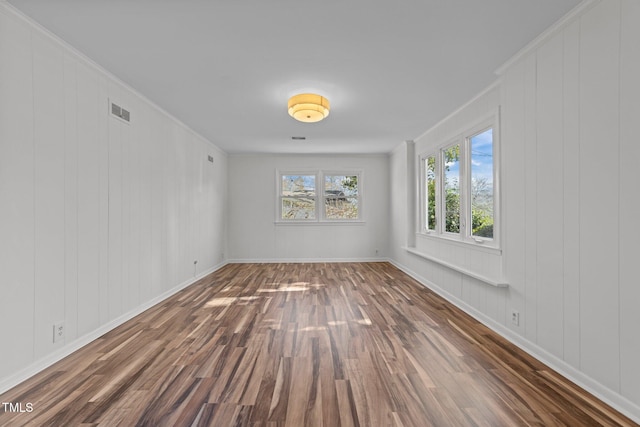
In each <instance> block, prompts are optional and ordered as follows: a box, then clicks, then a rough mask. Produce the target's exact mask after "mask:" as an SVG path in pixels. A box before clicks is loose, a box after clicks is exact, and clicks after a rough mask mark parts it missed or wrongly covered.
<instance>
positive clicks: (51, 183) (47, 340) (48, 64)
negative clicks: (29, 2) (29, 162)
mask: <svg viewBox="0 0 640 427" xmlns="http://www.w3.org/2000/svg"><path fill="white" fill-rule="evenodd" d="M63 67H64V61H63V55H62V52H61V51H60V50H59V49H58V48H57V47H56V46H55V45H53V43H52V42H51V41H50V40H49V39H47V38H44V37H42V36H40V35H39V34H34V35H33V99H34V121H33V129H34V180H35V194H34V200H35V206H34V215H35V218H34V233H35V236H34V238H35V241H34V244H35V266H34V267H35V270H34V279H35V305H34V310H35V325H34V326H35V330H34V337H35V357H36V358H40V357H43V356H44V355H45V354H47V353H48V352H49V351H51V348H52V347H53V346H54V344H53V325H54V323H55V322H57V321H61V320H64V300H65V296H64V291H65V285H64V275H65V273H64V267H65V260H64V242H65V235H64V225H65V208H64V200H65V188H64V185H65V171H64V166H65V153H64V141H65V135H64V132H65V130H64V126H65V115H64V99H65V97H64V77H63V74H64V73H63ZM62 345H63V342H58V343H56V347H60V346H62Z"/></svg>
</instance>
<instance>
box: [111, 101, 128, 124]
mask: <svg viewBox="0 0 640 427" xmlns="http://www.w3.org/2000/svg"><path fill="white" fill-rule="evenodd" d="M111 114H112V115H114V116H116V117H117V118H119V119H120V120H124V121H125V122H127V123H129V122H130V121H131V113H130V112H129V111H127V110H125V109H124V108H122V107H121V106H119V105H117V104H114V103H113V102H112V103H111Z"/></svg>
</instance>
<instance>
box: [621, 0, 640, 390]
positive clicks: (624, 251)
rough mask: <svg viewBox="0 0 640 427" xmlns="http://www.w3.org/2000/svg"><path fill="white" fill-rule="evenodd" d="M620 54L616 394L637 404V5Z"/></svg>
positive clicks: (627, 6)
mask: <svg viewBox="0 0 640 427" xmlns="http://www.w3.org/2000/svg"><path fill="white" fill-rule="evenodd" d="M620 16H621V17H622V21H621V52H620V58H621V60H620V87H621V88H623V90H621V92H620V97H621V98H620V125H621V127H620V172H619V173H620V180H619V182H620V198H619V207H618V209H619V213H620V258H619V265H620V343H621V345H620V363H621V367H620V372H621V375H620V377H621V384H620V389H621V392H622V394H623V395H624V396H626V397H627V398H628V399H630V400H631V401H633V402H640V365H638V361H639V360H640V339H638V325H640V310H638V302H639V301H640V286H638V255H637V254H638V242H639V241H640V227H638V219H639V218H640V198H639V197H638V183H639V182H640V172H639V171H638V161H639V159H640V144H638V118H639V117H640V78H638V76H640V49H638V41H639V40H640V25H639V24H638V23H639V22H640V2H638V1H637V0H623V1H622V9H621V13H620Z"/></svg>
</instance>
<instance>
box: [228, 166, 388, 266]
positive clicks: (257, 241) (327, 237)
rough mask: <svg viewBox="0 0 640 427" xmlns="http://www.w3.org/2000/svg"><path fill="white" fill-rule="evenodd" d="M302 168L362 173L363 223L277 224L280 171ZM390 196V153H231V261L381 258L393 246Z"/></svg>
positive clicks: (229, 215)
mask: <svg viewBox="0 0 640 427" xmlns="http://www.w3.org/2000/svg"><path fill="white" fill-rule="evenodd" d="M298 169H303V170H306V169H316V170H350V169H354V170H361V171H362V174H363V175H362V185H363V194H362V212H363V216H364V218H363V219H364V223H363V224H348V225H346V224H340V225H338V224H331V225H319V224H314V225H312V224H304V225H298V224H295V225H285V224H276V223H275V220H276V202H277V191H278V190H277V188H276V170H298ZM388 195H389V170H388V156H387V155H368V156H352V155H340V156H338V155H336V156H324V155H281V156H277V155H266V154H265V155H230V156H229V214H228V217H229V259H230V260H232V261H242V260H244V261H247V260H253V261H270V260H336V259H338V260H347V259H348V260H358V259H376V258H382V257H384V256H385V255H386V254H387V247H388V219H389V215H388V212H389V204H388V200H389V196H388ZM376 249H377V250H378V254H377V255H376Z"/></svg>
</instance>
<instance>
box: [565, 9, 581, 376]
mask: <svg viewBox="0 0 640 427" xmlns="http://www.w3.org/2000/svg"><path fill="white" fill-rule="evenodd" d="M563 36H564V63H563V69H562V71H563V86H562V89H563V92H562V97H563V102H562V106H563V112H562V118H563V136H562V139H563V150H564V151H563V175H562V182H563V185H564V188H563V196H562V197H563V201H564V204H563V213H564V218H563V220H562V245H563V255H562V257H563V261H564V265H563V267H564V268H563V274H564V277H563V279H562V280H563V283H564V287H563V291H564V294H563V304H564V308H563V316H564V319H563V322H564V334H563V343H564V349H563V355H564V360H565V361H566V362H567V363H570V364H571V365H572V366H580V199H579V195H580V56H579V55H580V21H579V20H575V21H574V22H573V23H572V24H570V25H569V26H568V27H567V28H566V29H565V30H564V33H563Z"/></svg>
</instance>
